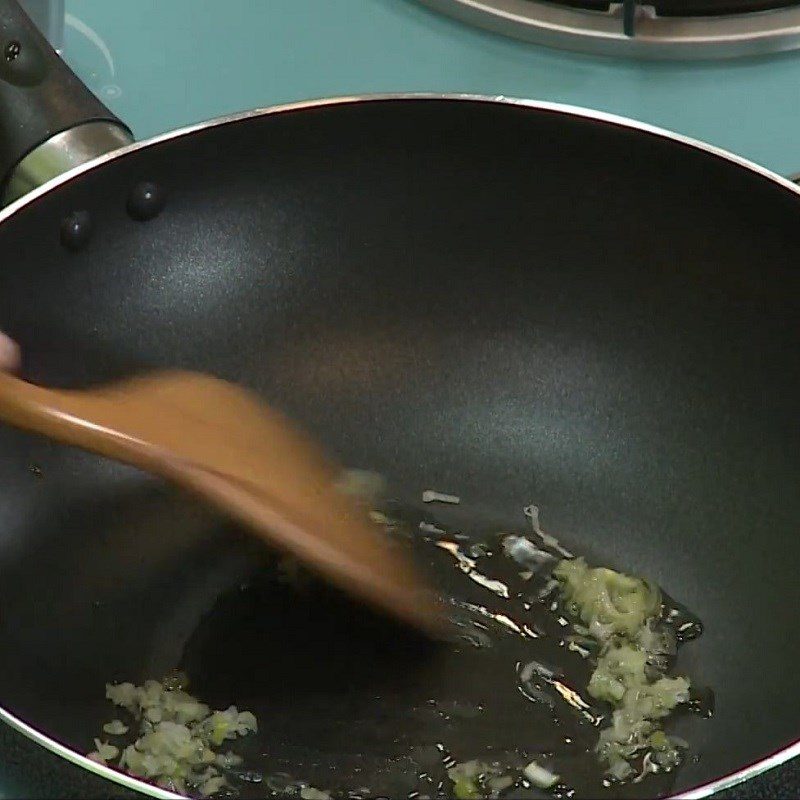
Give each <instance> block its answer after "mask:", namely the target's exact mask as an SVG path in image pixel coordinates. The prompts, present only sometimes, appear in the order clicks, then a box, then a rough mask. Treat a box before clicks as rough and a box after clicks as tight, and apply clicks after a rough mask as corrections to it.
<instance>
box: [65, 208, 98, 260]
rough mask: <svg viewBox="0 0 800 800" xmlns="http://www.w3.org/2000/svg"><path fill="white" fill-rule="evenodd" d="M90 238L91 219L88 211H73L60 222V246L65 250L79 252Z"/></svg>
mask: <svg viewBox="0 0 800 800" xmlns="http://www.w3.org/2000/svg"><path fill="white" fill-rule="evenodd" d="M91 236H92V218H91V217H90V216H89V212H88V211H73V212H72V213H71V214H68V215H67V216H66V217H64V219H63V221H62V222H61V244H62V245H64V247H66V248H67V250H73V251H74V250H80V249H81V248H82V247H85V246H86V244H88V242H89V239H90V238H91Z"/></svg>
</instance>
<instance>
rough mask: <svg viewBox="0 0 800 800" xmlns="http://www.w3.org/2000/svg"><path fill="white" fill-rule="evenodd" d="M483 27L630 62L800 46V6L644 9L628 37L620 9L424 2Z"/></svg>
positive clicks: (496, 0) (519, 1) (511, 0)
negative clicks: (696, 13)
mask: <svg viewBox="0 0 800 800" xmlns="http://www.w3.org/2000/svg"><path fill="white" fill-rule="evenodd" d="M420 2H422V3H423V4H425V5H426V6H428V7H430V8H432V9H433V10H435V11H439V12H441V13H443V14H446V15H448V16H451V17H455V18H456V19H459V20H461V21H462V22H466V23H468V24H471V25H476V26H478V27H480V28H484V29H486V30H490V31H493V32H494V33H500V34H503V35H505V36H511V37H513V38H515V39H522V40H524V41H527V42H534V43H537V44H543V45H547V46H550V47H558V48H561V49H564V50H573V51H576V52H581V53H592V54H595V55H613V56H628V57H632V58H641V59H653V60H666V59H712V58H713V59H718V58H735V57H740V56H749V55H750V56H752V55H763V54H766V53H780V52H785V51H787V50H795V49H798V48H800V7H797V6H795V7H786V8H778V9H774V10H772V11H760V12H751V13H746V14H731V15H727V16H722V17H659V16H656V14H655V12H654V11H653V8H652V6H649V7H648V6H640V7H639V8H638V9H637V16H636V36H635V37H628V36H625V34H624V33H623V30H622V27H623V23H622V5H621V4H620V3H617V4H612V7H611V9H610V10H609V11H608V12H604V11H589V10H582V9H577V8H568V7H564V6H557V5H554V4H553V3H552V2H546V0H545V1H544V2H543V1H542V0H420Z"/></svg>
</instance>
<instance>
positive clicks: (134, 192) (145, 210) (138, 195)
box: [127, 181, 166, 222]
mask: <svg viewBox="0 0 800 800" xmlns="http://www.w3.org/2000/svg"><path fill="white" fill-rule="evenodd" d="M165 202H166V196H165V194H164V190H163V189H162V188H161V187H160V186H159V185H158V184H157V183H153V182H152V181H142V182H141V183H137V184H136V186H134V187H133V189H131V193H130V195H128V206H127V208H128V214H130V216H131V217H133V219H135V220H138V221H139V222H146V221H147V220H149V219H154V218H155V217H157V216H158V215H159V214H160V213H161V211H162V210H163V208H164V203H165Z"/></svg>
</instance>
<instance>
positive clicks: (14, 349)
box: [0, 332, 21, 371]
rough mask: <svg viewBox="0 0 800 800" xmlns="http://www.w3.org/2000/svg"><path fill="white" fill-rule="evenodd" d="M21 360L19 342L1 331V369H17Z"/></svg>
mask: <svg viewBox="0 0 800 800" xmlns="http://www.w3.org/2000/svg"><path fill="white" fill-rule="evenodd" d="M20 360H21V358H20V352H19V347H18V346H17V343H16V342H14V341H13V340H11V339H9V338H8V336H6V335H5V334H4V333H1V332H0V370H7V371H11V370H15V369H17V368H18V367H19V365H20Z"/></svg>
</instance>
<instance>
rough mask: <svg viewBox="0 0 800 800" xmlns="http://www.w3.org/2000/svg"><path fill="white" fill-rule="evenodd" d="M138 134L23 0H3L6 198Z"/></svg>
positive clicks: (0, 60)
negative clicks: (79, 72)
mask: <svg viewBox="0 0 800 800" xmlns="http://www.w3.org/2000/svg"><path fill="white" fill-rule="evenodd" d="M132 140H133V137H132V135H131V132H130V130H129V129H128V128H127V127H126V126H125V125H124V124H123V123H122V122H120V120H119V119H117V117H116V116H114V114H112V113H111V112H110V111H109V110H108V109H107V108H106V107H105V106H104V105H103V104H102V103H101V102H100V101H99V100H98V99H97V98H96V97H95V96H94V94H92V92H91V91H89V89H87V87H86V86H84V84H83V83H82V82H81V81H80V79H79V78H78V77H77V76H76V75H75V73H74V72H73V71H72V70H71V69H70V68H69V67H68V66H67V65H66V64H65V63H64V61H63V60H62V59H61V58H60V56H59V55H58V54H57V53H56V52H55V50H53V48H52V47H51V46H50V44H49V43H48V42H47V40H46V39H45V37H44V36H43V35H42V33H41V32H40V31H39V29H38V28H37V27H36V25H34V24H33V22H31V20H30V18H29V17H28V15H27V14H26V13H25V12H24V11H23V10H22V8H21V7H20V5H19V3H18V2H17V0H0V193H2V194H1V195H0V205H3V204H5V203H7V202H10V201H11V200H13V199H15V198H16V197H18V196H20V195H21V194H25V192H27V191H30V190H31V189H33V188H35V187H36V186H38V185H40V184H42V183H44V182H45V181H47V180H49V179H50V178H52V177H55V176H56V175H58V174H60V173H62V172H64V171H66V170H67V169H70V168H71V167H73V166H76V165H78V164H81V163H83V162H85V161H88V160H89V159H91V158H94V157H96V156H98V155H102V154H103V153H106V152H108V151H110V150H115V149H117V148H119V147H121V146H123V145H125V144H128V143H129V142H131V141H132Z"/></svg>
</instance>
